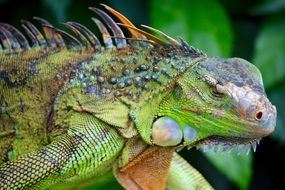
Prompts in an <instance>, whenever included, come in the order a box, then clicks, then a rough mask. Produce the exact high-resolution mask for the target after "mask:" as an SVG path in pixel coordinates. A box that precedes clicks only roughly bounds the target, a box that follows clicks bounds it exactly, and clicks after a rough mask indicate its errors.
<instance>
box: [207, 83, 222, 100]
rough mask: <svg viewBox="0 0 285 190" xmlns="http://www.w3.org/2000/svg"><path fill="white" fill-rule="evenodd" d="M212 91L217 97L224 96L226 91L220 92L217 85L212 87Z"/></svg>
mask: <svg viewBox="0 0 285 190" xmlns="http://www.w3.org/2000/svg"><path fill="white" fill-rule="evenodd" d="M210 93H211V94H212V96H214V97H216V98H222V97H223V96H224V93H221V92H219V91H218V90H217V87H216V86H212V87H211V89H210Z"/></svg>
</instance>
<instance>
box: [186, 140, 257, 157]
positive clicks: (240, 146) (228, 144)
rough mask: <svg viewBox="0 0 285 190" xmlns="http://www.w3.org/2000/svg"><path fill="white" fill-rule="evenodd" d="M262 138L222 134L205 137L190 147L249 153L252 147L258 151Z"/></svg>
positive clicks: (204, 150)
mask: <svg viewBox="0 0 285 190" xmlns="http://www.w3.org/2000/svg"><path fill="white" fill-rule="evenodd" d="M260 140H261V138H259V139H251V138H239V137H221V136H210V137H207V138H205V139H202V140H200V141H198V142H197V143H196V144H195V145H191V146H188V148H191V147H194V146H195V147H196V148H197V149H201V150H202V151H203V152H209V151H212V152H227V153H230V152H231V151H232V150H236V151H237V153H238V154H241V153H246V154H247V155H248V154H249V152H250V150H251V149H252V150H253V152H255V151H256V147H257V145H259V143H260Z"/></svg>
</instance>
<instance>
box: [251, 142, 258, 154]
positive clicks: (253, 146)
mask: <svg viewBox="0 0 285 190" xmlns="http://www.w3.org/2000/svg"><path fill="white" fill-rule="evenodd" d="M256 144H257V143H256V142H252V143H251V146H252V149H253V152H255V151H256V147H257V145H256Z"/></svg>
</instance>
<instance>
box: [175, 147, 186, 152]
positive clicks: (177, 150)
mask: <svg viewBox="0 0 285 190" xmlns="http://www.w3.org/2000/svg"><path fill="white" fill-rule="evenodd" d="M183 148H184V147H183V146H180V147H178V148H176V149H175V150H176V152H180V151H181V150H182V149H183Z"/></svg>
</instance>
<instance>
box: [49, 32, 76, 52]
mask: <svg viewBox="0 0 285 190" xmlns="http://www.w3.org/2000/svg"><path fill="white" fill-rule="evenodd" d="M51 29H52V30H54V32H56V33H57V34H59V35H60V36H61V37H62V39H63V40H64V41H65V42H66V43H65V45H66V46H67V48H69V49H72V48H74V47H82V44H81V43H80V42H79V41H78V40H77V39H76V38H74V37H73V36H71V35H70V34H68V33H66V32H65V31H62V30H60V29H57V28H53V27H51Z"/></svg>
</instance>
